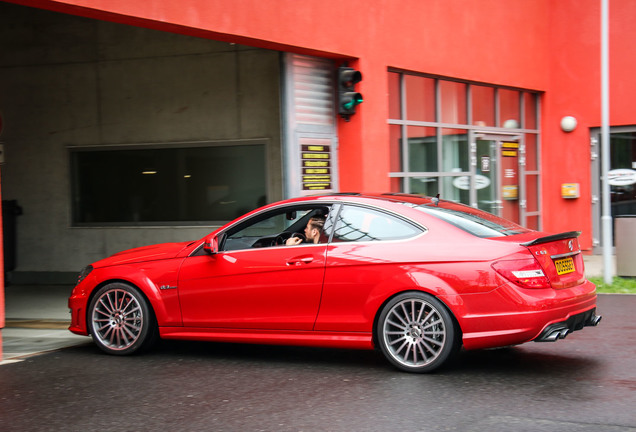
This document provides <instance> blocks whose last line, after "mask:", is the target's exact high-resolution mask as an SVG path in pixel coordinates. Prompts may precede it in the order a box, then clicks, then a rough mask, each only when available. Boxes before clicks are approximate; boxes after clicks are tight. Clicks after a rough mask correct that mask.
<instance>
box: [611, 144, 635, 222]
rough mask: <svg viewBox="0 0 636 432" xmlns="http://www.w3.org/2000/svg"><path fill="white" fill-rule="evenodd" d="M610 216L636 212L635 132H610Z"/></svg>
mask: <svg viewBox="0 0 636 432" xmlns="http://www.w3.org/2000/svg"><path fill="white" fill-rule="evenodd" d="M610 147H611V150H610V155H611V156H610V160H611V162H610V163H611V165H610V171H609V173H608V183H609V185H610V196H611V202H612V216H613V217H615V216H620V215H628V214H629V215H634V214H636V132H617V133H612V134H610Z"/></svg>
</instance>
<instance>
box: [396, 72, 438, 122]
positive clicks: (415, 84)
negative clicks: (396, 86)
mask: <svg viewBox="0 0 636 432" xmlns="http://www.w3.org/2000/svg"><path fill="white" fill-rule="evenodd" d="M404 81H405V85H406V119H407V120H414V121H428V122H434V121H435V80H434V79H432V78H424V77H419V76H413V75H404Z"/></svg>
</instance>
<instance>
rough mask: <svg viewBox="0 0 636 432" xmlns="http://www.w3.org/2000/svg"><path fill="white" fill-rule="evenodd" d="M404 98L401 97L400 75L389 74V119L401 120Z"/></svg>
mask: <svg viewBox="0 0 636 432" xmlns="http://www.w3.org/2000/svg"><path fill="white" fill-rule="evenodd" d="M401 102H402V97H401V95H400V74H398V73H395V72H389V118H390V119H397V120H400V119H401V118H402V116H401V113H400V110H401V108H400V105H401Z"/></svg>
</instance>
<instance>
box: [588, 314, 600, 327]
mask: <svg viewBox="0 0 636 432" xmlns="http://www.w3.org/2000/svg"><path fill="white" fill-rule="evenodd" d="M601 319H603V317H602V316H601V315H592V316H591V317H590V320H589V321H588V324H587V325H588V326H592V327H596V326H597V325H598V323H600V322H601Z"/></svg>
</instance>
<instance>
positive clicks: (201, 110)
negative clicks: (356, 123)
mask: <svg viewBox="0 0 636 432" xmlns="http://www.w3.org/2000/svg"><path fill="white" fill-rule="evenodd" d="M0 52H1V53H2V55H1V56H0V113H1V114H2V118H3V123H4V128H3V129H4V130H3V133H2V135H1V136H0V141H2V142H3V143H4V146H5V155H6V162H5V164H4V165H3V166H2V167H1V175H2V198H3V199H4V200H17V201H18V204H19V205H20V206H21V207H22V208H23V215H21V216H19V217H18V223H17V227H18V228H17V267H16V272H15V274H14V275H13V278H14V282H29V281H30V279H29V278H30V277H31V276H37V274H34V273H33V272H40V276H41V275H45V276H46V277H45V278H44V279H47V280H44V281H43V282H48V283H51V282H54V279H55V278H56V275H57V274H58V272H76V271H78V270H79V269H80V268H81V267H83V266H84V265H85V264H88V263H90V262H92V261H95V260H97V259H99V258H102V257H104V256H107V255H109V254H112V253H114V252H117V251H120V250H122V249H127V248H130V247H134V246H141V245H145V244H152V243H159V242H166V241H183V240H190V239H196V238H200V237H203V236H204V235H205V234H207V233H208V232H210V231H211V229H212V228H213V227H152V228H137V227H135V228H133V227H127V228H121V227H120V228H112V227H111V228H75V227H72V226H71V197H70V190H71V187H70V174H69V153H68V148H69V147H73V146H86V145H105V144H135V143H170V142H182V141H209V140H226V139H227V140H229V139H232V140H236V139H254V138H259V139H261V138H262V139H266V140H267V142H268V161H267V170H268V191H269V196H268V200H269V201H274V200H277V199H279V198H281V195H282V192H281V191H282V187H281V156H280V154H281V150H280V149H281V143H280V141H281V138H280V121H281V120H280V101H279V93H280V84H279V83H280V61H279V53H278V52H276V51H268V50H263V49H255V48H250V47H245V46H239V45H233V44H228V43H224V42H216V41H211V40H206V39H197V38H193V37H189V36H183V35H177V34H171V33H164V32H159V31H155V30H148V29H143V28H138V27H132V26H126V25H121V24H113V23H108V22H103V21H97V20H91V19H87V18H80V17H75V16H70V15H64V14H58V13H54V12H48V11H43V10H38V9H33V8H28V7H23V6H16V5H11V4H7V3H0ZM115 169H116V168H115ZM210 169H214V167H213V166H211V167H210ZM62 275H63V276H67V274H66V273H62Z"/></svg>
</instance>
